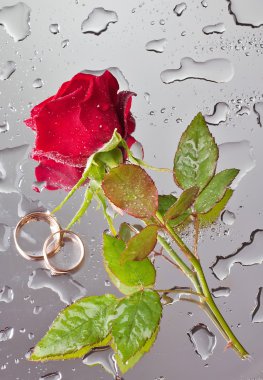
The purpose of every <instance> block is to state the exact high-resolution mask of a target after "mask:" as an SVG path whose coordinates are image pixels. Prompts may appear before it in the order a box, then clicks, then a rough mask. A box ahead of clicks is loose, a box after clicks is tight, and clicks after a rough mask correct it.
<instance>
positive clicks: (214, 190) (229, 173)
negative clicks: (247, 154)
mask: <svg viewBox="0 0 263 380" xmlns="http://www.w3.org/2000/svg"><path fill="white" fill-rule="evenodd" d="M238 173H239V170H238V169H226V170H223V171H222V172H220V173H217V174H216V175H215V176H214V177H213V178H212V179H211V181H210V182H209V184H208V185H207V186H206V188H205V189H204V190H203V191H202V193H201V194H200V195H199V197H198V198H197V200H196V202H195V211H196V212H197V213H206V212H208V211H210V210H211V209H212V208H213V207H214V206H215V204H216V203H218V202H219V201H220V200H221V199H222V198H223V196H224V194H225V192H226V189H227V188H228V186H229V185H231V183H232V182H233V180H234V179H235V178H236V176H237V175H238Z"/></svg>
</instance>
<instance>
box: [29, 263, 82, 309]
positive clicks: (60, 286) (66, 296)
mask: <svg viewBox="0 0 263 380" xmlns="http://www.w3.org/2000/svg"><path fill="white" fill-rule="evenodd" d="M28 287H29V288H31V289H42V288H48V289H51V290H53V292H55V293H57V295H58V296H59V298H60V300H61V301H62V302H64V303H65V304H68V305H69V304H71V303H72V302H75V301H76V300H78V299H79V298H81V297H84V296H85V295H86V294H87V290H86V289H85V288H84V287H83V286H82V285H81V284H80V283H78V282H77V281H75V280H73V279H72V277H71V276H70V275H69V274H63V275H60V276H52V275H51V273H50V272H49V271H48V270H47V269H42V268H38V269H36V270H35V271H34V272H33V273H32V274H31V275H30V276H29V280H28Z"/></svg>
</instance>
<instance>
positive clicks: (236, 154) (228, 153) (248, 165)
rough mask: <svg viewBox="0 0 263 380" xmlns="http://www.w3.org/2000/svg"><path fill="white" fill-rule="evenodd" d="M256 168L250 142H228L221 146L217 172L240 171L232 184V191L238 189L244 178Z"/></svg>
mask: <svg viewBox="0 0 263 380" xmlns="http://www.w3.org/2000/svg"><path fill="white" fill-rule="evenodd" d="M255 166H256V160H255V159H254V152H253V148H252V147H251V145H250V143H249V141H247V140H242V141H236V142H227V143H223V144H220V145H219V160H218V167H217V170H218V171H221V170H225V169H229V168H236V169H239V170H240V171H239V173H238V175H237V177H236V178H235V179H234V181H233V182H232V184H231V188H232V189H236V188H237V186H238V185H239V183H240V181H241V180H242V178H244V177H245V176H246V175H247V174H248V173H249V172H250V171H251V170H253V169H254V168H255Z"/></svg>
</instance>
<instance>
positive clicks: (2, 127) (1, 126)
mask: <svg viewBox="0 0 263 380" xmlns="http://www.w3.org/2000/svg"><path fill="white" fill-rule="evenodd" d="M8 131H9V123H8V121H4V122H2V123H0V133H5V132H8Z"/></svg>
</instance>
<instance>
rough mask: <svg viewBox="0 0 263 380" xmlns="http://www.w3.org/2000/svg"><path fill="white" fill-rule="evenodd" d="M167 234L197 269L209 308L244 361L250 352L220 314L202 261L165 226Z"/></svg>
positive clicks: (199, 281)
mask: <svg viewBox="0 0 263 380" xmlns="http://www.w3.org/2000/svg"><path fill="white" fill-rule="evenodd" d="M165 228H166V230H167V232H168V233H169V235H170V236H171V237H172V238H173V240H174V241H175V243H176V244H177V245H178V247H179V248H180V249H181V250H182V252H183V253H184V254H185V255H186V257H187V258H188V259H189V261H190V262H191V264H192V265H193V268H194V269H195V272H196V275H197V279H198V283H199V284H200V286H201V289H202V293H203V294H204V296H205V297H206V304H207V305H208V306H209V308H210V310H211V311H212V313H213V314H214V316H215V318H216V319H217V321H218V323H219V324H220V326H221V327H222V329H223V330H224V332H225V334H226V335H227V337H228V343H231V345H232V347H233V348H234V349H235V351H236V352H238V354H239V355H240V357H241V358H242V359H245V358H247V357H248V356H249V354H248V352H247V351H246V350H245V348H244V347H243V346H242V344H241V343H240V342H239V340H238V339H237V338H236V336H235V335H234V333H233V332H232V330H231V328H230V327H229V326H228V324H227V322H226V321H225V319H224V317H223V316H222V314H221V313H220V311H219V309H218V307H217V305H216V303H215V301H214V300H213V297H212V295H211V293H210V290H209V287H208V284H207V281H206V278H205V275H204V272H203V269H202V267H201V264H200V261H199V260H198V259H197V258H196V257H195V256H194V254H193V253H192V252H191V251H190V250H189V248H188V247H187V245H186V244H185V243H184V242H183V240H182V239H181V238H180V236H178V235H177V234H176V233H175V232H174V231H173V229H172V228H170V227H169V226H167V225H166V226H165Z"/></svg>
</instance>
